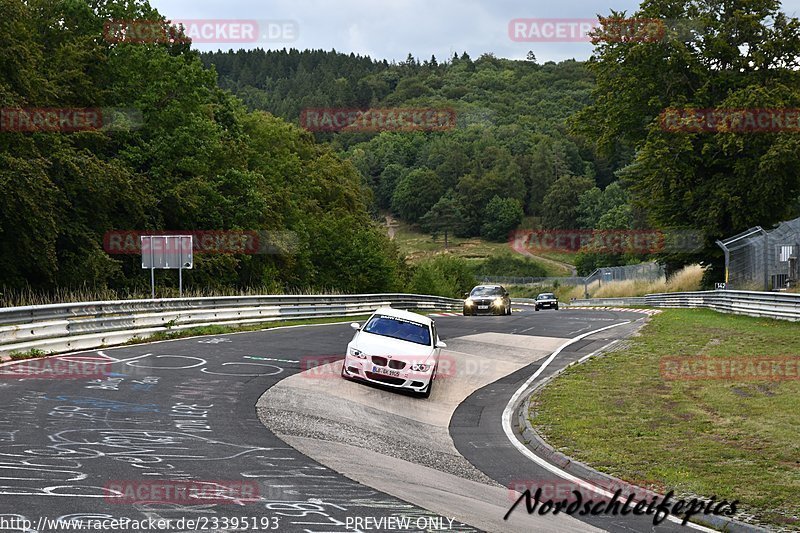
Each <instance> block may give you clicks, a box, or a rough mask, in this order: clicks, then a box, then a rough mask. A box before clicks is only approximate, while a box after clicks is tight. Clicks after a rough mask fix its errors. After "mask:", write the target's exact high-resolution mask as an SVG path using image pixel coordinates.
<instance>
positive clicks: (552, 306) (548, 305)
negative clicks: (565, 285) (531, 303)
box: [536, 302, 558, 309]
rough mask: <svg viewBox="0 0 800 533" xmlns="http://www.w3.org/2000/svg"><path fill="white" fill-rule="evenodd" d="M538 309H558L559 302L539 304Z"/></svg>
mask: <svg viewBox="0 0 800 533" xmlns="http://www.w3.org/2000/svg"><path fill="white" fill-rule="evenodd" d="M536 307H538V308H539V309H555V308H556V307H558V302H541V303H537V304H536Z"/></svg>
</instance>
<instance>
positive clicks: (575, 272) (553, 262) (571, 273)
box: [511, 242, 578, 277]
mask: <svg viewBox="0 0 800 533" xmlns="http://www.w3.org/2000/svg"><path fill="white" fill-rule="evenodd" d="M511 249H512V250H514V251H515V252H517V253H518V254H522V255H524V256H527V257H535V258H536V259H537V260H539V261H542V262H543V263H547V264H549V265H554V266H557V267H561V268H566V269H567V270H569V274H568V275H569V276H572V277H577V275H578V269H576V268H575V265H570V264H569V263H565V262H563V261H558V260H556V259H550V258H549V257H542V256H541V255H536V254H534V253H531V251H530V250H528V249H527V248H525V246H524V245H522V244H521V243H519V244H518V243H516V242H515V243H512V245H511Z"/></svg>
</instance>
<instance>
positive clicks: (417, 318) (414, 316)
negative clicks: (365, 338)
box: [375, 307, 433, 326]
mask: <svg viewBox="0 0 800 533" xmlns="http://www.w3.org/2000/svg"><path fill="white" fill-rule="evenodd" d="M375 314H381V315H384V316H394V317H397V318H402V319H405V320H410V321H412V322H418V323H420V324H424V325H426V326H430V325H431V324H432V323H433V320H431V319H430V318H428V317H426V316H425V315H420V314H419V313H412V312H411V311H404V310H403V309H395V308H393V307H381V308H379V309H376V310H375Z"/></svg>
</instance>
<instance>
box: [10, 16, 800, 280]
mask: <svg viewBox="0 0 800 533" xmlns="http://www.w3.org/2000/svg"><path fill="white" fill-rule="evenodd" d="M712 4H713V5H712ZM0 6H1V7H2V13H3V15H4V16H3V18H2V20H0V42H2V46H0V70H1V71H2V76H0V107H2V108H3V109H23V108H64V107H68V108H120V109H131V110H134V111H135V112H136V113H137V114H138V116H139V117H140V122H141V123H139V124H133V125H132V127H129V128H121V129H114V130H103V129H101V130H93V131H77V132H70V133H64V132H47V131H39V132H15V131H2V132H0V187H2V191H3V194H2V195H0V287H5V288H11V289H18V288H23V287H30V288H32V289H36V290H43V291H47V290H52V289H54V288H57V287H78V286H89V287H112V288H116V289H125V290H137V289H141V288H143V287H145V286H146V285H147V281H148V280H147V277H146V276H144V275H143V274H142V271H141V268H140V264H139V262H138V261H139V260H138V257H137V256H135V255H132V256H115V255H110V254H108V253H106V251H105V250H104V249H103V236H104V234H105V233H106V232H108V231H110V230H245V231H252V230H256V231H264V230H266V231H284V232H288V233H290V234H291V235H293V236H294V237H295V243H296V246H293V247H292V249H291V250H288V249H286V250H274V251H275V252H276V253H271V254H263V255H229V254H228V255H226V254H217V255H211V254H209V255H198V256H197V258H196V262H197V267H196V268H195V269H194V270H193V271H191V272H189V273H187V279H186V281H187V284H188V285H189V286H195V287H211V288H214V287H219V288H245V287H267V288H270V287H271V288H273V289H274V290H284V289H286V288H298V289H303V288H326V289H335V290H341V291H357V292H364V291H382V290H402V289H409V290H420V291H423V289H424V288H425V287H432V286H434V285H436V284H437V283H438V284H440V285H441V284H447V283H451V282H452V280H453V279H459V280H461V281H459V282H458V284H464V283H467V281H466V280H468V277H469V273H468V272H467V270H465V269H464V268H463V265H459V264H457V262H448V260H447V259H442V260H440V261H438V262H437V263H436V264H435V265H433V266H431V265H426V266H421V267H419V268H417V269H409V267H407V266H406V265H405V263H404V261H403V258H401V257H400V256H399V254H398V251H397V249H396V246H395V244H394V243H392V242H391V241H390V240H388V238H387V237H386V235H385V228H382V227H380V226H379V224H377V223H376V222H375V219H376V215H377V214H378V212H379V211H381V210H390V211H392V212H393V213H394V214H396V215H397V216H399V217H400V218H402V219H404V220H406V221H408V222H410V223H415V224H418V225H419V226H420V227H421V228H422V229H423V230H425V231H428V232H430V233H433V234H438V235H443V234H445V233H447V234H448V235H453V234H455V235H460V236H474V235H480V236H483V237H485V238H487V239H490V240H497V241H503V240H504V239H506V238H507V236H508V234H509V232H510V231H511V230H513V229H515V228H517V227H518V226H519V225H520V224H521V223H522V224H527V227H542V228H599V229H643V228H659V229H671V228H690V229H697V230H700V231H702V233H703V235H704V236H705V249H704V250H702V251H700V252H698V253H694V254H683V255H672V256H661V257H659V259H661V260H663V261H667V262H671V263H674V264H680V263H686V262H689V261H697V260H705V261H708V260H709V259H712V260H714V261H719V260H720V258H721V251H720V250H719V249H718V248H717V247H716V246H715V245H714V240H715V239H717V238H720V237H724V236H727V235H731V234H733V233H736V232H738V231H740V230H742V229H745V228H747V227H750V226H753V225H761V226H764V227H769V226H770V225H771V224H772V223H774V222H777V221H779V220H782V219H787V218H790V217H793V216H798V214H800V210H799V209H798V208H799V207H800V202H798V201H797V198H798V195H799V193H800V177H799V176H800V173H798V170H797V168H798V158H800V150H798V148H800V146H798V145H799V144H800V137H798V135H797V134H796V133H792V132H783V133H782V132H771V133H758V134H752V133H747V132H697V133H675V132H670V131H665V130H664V129H663V128H661V127H659V116H660V114H661V113H662V112H663V110H664V109H666V108H669V107H677V108H692V107H697V108H744V107H757V108H798V107H800V79H798V76H800V69H798V66H799V65H798V58H800V23H798V21H797V20H796V19H793V18H788V17H786V16H784V15H783V14H782V13H780V11H779V8H780V4H779V3H778V2H777V1H776V0H748V1H744V0H725V1H723V2H716V3H701V2H696V1H693V0H679V1H677V2H676V1H673V0H649V1H648V2H646V3H645V4H643V6H644V7H642V8H641V9H640V10H639V11H638V12H636V13H634V14H631V15H629V16H640V17H650V18H664V19H671V20H679V19H691V20H694V21H695V22H696V24H695V26H696V27H698V28H701V30H700V31H696V32H694V33H692V32H689V33H687V32H674V33H671V32H669V31H668V32H667V33H666V35H665V37H664V38H663V39H660V40H658V41H655V42H654V41H648V42H635V41H624V40H612V41H603V40H602V39H600V40H598V42H597V44H596V48H595V53H594V56H593V57H592V59H591V60H590V61H588V62H578V61H563V62H561V63H553V62H546V63H539V62H537V61H536V58H535V56H534V55H533V53H531V54H529V55H528V59H527V60H523V61H512V60H507V59H500V58H497V57H494V56H493V55H492V54H489V53H487V54H483V55H481V56H480V57H477V58H471V57H470V56H469V55H468V54H466V53H461V54H454V55H453V56H452V57H447V58H435V57H431V58H429V59H424V60H422V61H419V60H418V59H417V58H414V57H411V56H409V57H408V58H407V59H406V60H405V61H403V62H400V63H395V62H387V61H385V60H377V59H373V58H369V57H363V56H357V55H355V54H344V53H339V52H336V51H323V50H306V51H299V50H273V51H264V50H260V49H256V50H249V51H245V50H240V51H229V52H216V53H202V54H201V53H198V52H196V51H192V50H191V46H190V44H189V43H187V42H185V41H184V40H182V39H181V40H179V41H175V42H167V43H150V44H145V43H133V42H131V43H125V42H110V41H109V40H108V39H104V38H103V32H104V24H105V23H106V22H107V21H108V20H111V19H127V20H132V19H147V20H153V19H157V18H159V17H160V15H158V13H157V12H156V11H155V10H153V9H152V8H151V7H150V6H149V4H148V3H146V2H144V1H141V0H133V1H128V0H108V1H103V2H91V3H87V2H85V1H84V0H60V1H56V0H25V1H23V0H0ZM309 107H334V108H337V107H342V108H358V109H366V108H369V107H372V108H378V107H384V108H385V107H418V108H419V107H432V108H452V109H454V110H455V112H456V126H455V127H454V128H452V129H449V130H446V131H441V132H381V133H378V132H360V133H343V132H342V133H311V132H308V131H305V130H304V129H302V128H301V127H300V126H299V125H298V120H299V117H300V113H301V112H302V110H303V109H306V108H309ZM454 213H455V216H454ZM641 259H643V257H640V256H636V257H633V256H626V255H620V254H616V255H603V254H594V256H592V257H589V258H588V259H587V260H586V261H585V262H584V265H583V266H584V268H590V267H593V266H598V265H602V264H617V263H621V262H631V261H639V260H641ZM165 279H167V278H165ZM454 287H455V285H454ZM432 290H433V289H432ZM453 290H455V289H453ZM449 292H453V291H449Z"/></svg>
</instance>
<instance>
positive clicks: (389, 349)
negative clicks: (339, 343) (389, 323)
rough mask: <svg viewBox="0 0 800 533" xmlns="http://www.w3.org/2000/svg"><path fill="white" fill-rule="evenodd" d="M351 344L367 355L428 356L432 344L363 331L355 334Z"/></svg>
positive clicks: (430, 352)
mask: <svg viewBox="0 0 800 533" xmlns="http://www.w3.org/2000/svg"><path fill="white" fill-rule="evenodd" d="M351 346H353V347H354V348H356V349H357V350H361V351H362V352H364V353H365V354H367V355H392V356H395V357H401V358H402V357H403V356H409V357H428V356H430V355H431V354H432V353H433V347H432V346H423V345H422V344H416V343H413V342H408V341H402V340H400V339H393V338H391V337H384V336H383V335H374V334H372V333H366V332H364V331H361V332H359V333H358V334H356V337H355V339H353V342H352V343H351Z"/></svg>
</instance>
